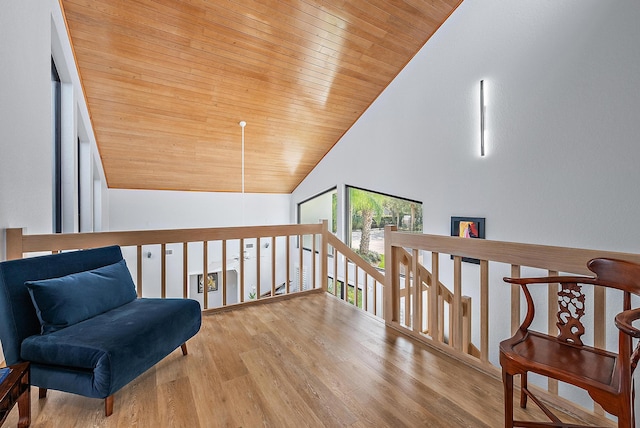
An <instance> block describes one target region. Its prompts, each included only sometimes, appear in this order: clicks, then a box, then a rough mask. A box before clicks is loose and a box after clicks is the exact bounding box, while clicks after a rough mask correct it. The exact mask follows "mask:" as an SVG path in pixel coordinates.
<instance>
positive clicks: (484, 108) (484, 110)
mask: <svg viewBox="0 0 640 428" xmlns="http://www.w3.org/2000/svg"><path fill="white" fill-rule="evenodd" d="M486 113H487V106H486V105H485V103H484V80H481V81H480V156H484V154H485V150H484V143H485V141H484V134H485V132H484V123H485V122H484V121H485V114H486Z"/></svg>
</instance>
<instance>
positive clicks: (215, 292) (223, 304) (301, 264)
mask: <svg viewBox="0 0 640 428" xmlns="http://www.w3.org/2000/svg"><path fill="white" fill-rule="evenodd" d="M327 234H328V232H327V224H326V221H325V222H323V223H319V224H315V225H283V226H256V227H231V228H203V229H172V230H145V231H130V232H125V231H123V232H99V233H73V234H46V235H27V234H24V233H23V230H22V229H7V231H6V236H7V258H8V259H16V258H22V257H24V256H27V255H30V254H34V253H35V254H38V253H56V252H60V251H66V250H76V249H87V248H95V247H101V246H107V245H120V246H121V247H122V250H123V254H124V256H125V259H127V264H128V266H129V269H130V270H131V271H132V276H133V277H134V281H135V283H136V286H137V292H138V295H139V296H153V297H184V298H187V297H190V298H194V299H197V300H199V301H200V303H201V305H202V308H203V310H207V309H211V308H216V309H219V308H227V307H230V306H233V305H242V304H245V303H249V302H250V301H254V300H260V299H264V298H276V297H277V296H280V295H290V294H293V293H299V292H304V291H306V290H319V289H325V290H326V288H327V286H326V280H325V281H322V280H321V278H327V276H328V274H327V263H326V260H327V246H326V245H325V244H324V243H325V242H326V239H324V236H326V235H327ZM306 235H309V236H310V237H311V241H312V242H313V243H314V248H313V251H312V252H309V251H305V250H304V249H303V245H300V243H301V242H302V241H303V238H304V237H305V236H306ZM316 241H319V242H320V243H321V245H320V246H319V247H318V248H316ZM178 254H181V257H177V255H178ZM148 265H149V266H148ZM158 271H159V275H158ZM305 272H306V273H308V275H307V276H306V277H305V275H303V273H305ZM209 274H214V276H212V281H211V288H212V290H211V291H207V292H205V291H204V290H205V289H206V290H209V282H208V281H207V280H205V278H206V279H208V278H209ZM232 275H233V276H234V277H233V278H231V277H230V276H232ZM169 276H171V277H172V278H173V279H174V280H169V279H168V278H169ZM198 280H201V284H198V283H197V282H198ZM176 284H179V285H177V287H178V288H179V289H176ZM180 286H181V287H180ZM198 288H199V289H198ZM212 298H215V300H216V301H215V302H214V303H217V304H214V305H211V302H210V300H211V299H212Z"/></svg>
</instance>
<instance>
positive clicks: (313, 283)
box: [311, 235, 316, 288]
mask: <svg viewBox="0 0 640 428" xmlns="http://www.w3.org/2000/svg"><path fill="white" fill-rule="evenodd" d="M311 241H312V242H313V244H312V246H311V288H316V235H311Z"/></svg>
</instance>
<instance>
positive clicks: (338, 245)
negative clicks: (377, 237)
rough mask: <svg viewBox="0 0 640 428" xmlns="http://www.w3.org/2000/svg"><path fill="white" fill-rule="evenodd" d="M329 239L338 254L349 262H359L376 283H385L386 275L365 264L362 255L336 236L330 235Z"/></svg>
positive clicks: (360, 266) (359, 265) (361, 267)
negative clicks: (342, 255)
mask: <svg viewBox="0 0 640 428" xmlns="http://www.w3.org/2000/svg"><path fill="white" fill-rule="evenodd" d="M327 237H328V239H327V242H328V243H329V245H331V246H332V247H333V248H335V249H336V250H338V252H340V253H342V254H344V255H345V256H346V257H347V258H348V259H349V260H352V261H354V262H357V265H358V267H359V268H360V269H362V270H363V271H365V272H366V273H367V275H371V276H372V277H373V279H375V280H376V281H378V282H380V283H384V275H383V274H382V273H380V271H379V270H377V269H376V268H374V267H373V266H371V265H370V264H369V263H367V262H365V261H364V259H363V258H362V257H360V255H358V253H356V252H355V251H353V250H352V249H351V248H349V247H348V246H347V245H346V244H345V243H344V242H342V241H341V240H339V239H338V238H336V236H335V235H334V234H332V233H330V234H329V235H328V236H327Z"/></svg>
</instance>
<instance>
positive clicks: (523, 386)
mask: <svg viewBox="0 0 640 428" xmlns="http://www.w3.org/2000/svg"><path fill="white" fill-rule="evenodd" d="M520 407H522V408H523V409H525V408H526V407H527V373H526V372H525V373H522V374H521V375H520Z"/></svg>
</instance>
